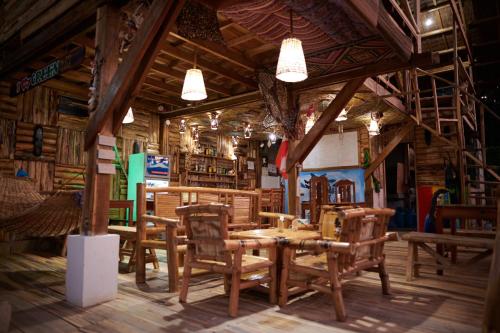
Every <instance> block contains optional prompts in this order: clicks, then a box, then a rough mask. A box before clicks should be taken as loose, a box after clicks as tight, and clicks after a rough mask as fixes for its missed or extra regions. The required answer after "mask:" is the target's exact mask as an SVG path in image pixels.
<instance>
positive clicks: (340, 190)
mask: <svg viewBox="0 0 500 333" xmlns="http://www.w3.org/2000/svg"><path fill="white" fill-rule="evenodd" d="M333 188H334V193H335V197H336V198H337V200H339V199H340V201H338V202H337V203H344V202H347V203H351V202H352V203H355V202H356V183H354V182H353V181H350V180H349V179H341V180H338V181H336V182H335V185H333Z"/></svg>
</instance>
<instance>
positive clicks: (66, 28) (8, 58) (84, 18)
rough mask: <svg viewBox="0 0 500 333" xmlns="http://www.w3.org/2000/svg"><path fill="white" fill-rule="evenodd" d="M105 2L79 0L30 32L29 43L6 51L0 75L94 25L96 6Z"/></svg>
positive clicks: (15, 68)
mask: <svg viewBox="0 0 500 333" xmlns="http://www.w3.org/2000/svg"><path fill="white" fill-rule="evenodd" d="M105 2H106V0H89V1H81V2H79V3H78V4H77V5H75V6H73V7H72V8H70V9H69V10H67V11H66V12H65V13H64V14H63V15H62V16H61V17H59V18H58V19H57V20H54V21H52V22H51V23H48V24H46V25H44V26H43V29H40V30H39V32H37V33H34V34H32V35H31V36H30V40H29V43H26V44H24V45H21V46H20V47H19V48H18V49H15V50H9V52H6V53H5V56H4V58H3V59H2V61H1V62H0V77H4V76H5V75H6V74H7V73H9V72H12V71H14V70H17V69H18V68H19V67H22V66H23V65H24V64H27V63H30V62H31V61H33V60H34V59H36V58H37V57H39V56H40V55H41V54H46V53H47V52H49V51H50V50H52V49H54V48H56V47H58V46H59V45H60V43H61V41H62V40H68V39H70V38H72V37H73V36H76V35H77V34H79V33H80V32H81V31H82V30H86V29H87V28H88V27H89V26H92V25H94V24H95V15H96V11H97V8H98V7H99V6H101V5H102V4H103V3H105Z"/></svg>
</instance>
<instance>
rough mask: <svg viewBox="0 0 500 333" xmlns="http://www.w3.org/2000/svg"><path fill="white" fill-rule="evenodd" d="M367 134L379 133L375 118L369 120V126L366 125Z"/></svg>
mask: <svg viewBox="0 0 500 333" xmlns="http://www.w3.org/2000/svg"><path fill="white" fill-rule="evenodd" d="M368 134H369V135H370V136H375V135H379V134H380V127H379V125H378V122H377V121H376V120H375V119H372V120H370V127H368Z"/></svg>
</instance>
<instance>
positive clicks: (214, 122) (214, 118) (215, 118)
mask: <svg viewBox="0 0 500 333" xmlns="http://www.w3.org/2000/svg"><path fill="white" fill-rule="evenodd" d="M209 117H210V129H212V131H217V129H218V128H219V115H218V114H217V113H216V112H212V113H211V114H210V115H209Z"/></svg>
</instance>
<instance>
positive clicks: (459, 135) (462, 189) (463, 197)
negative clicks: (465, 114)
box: [453, 17, 466, 203]
mask: <svg viewBox="0 0 500 333" xmlns="http://www.w3.org/2000/svg"><path fill="white" fill-rule="evenodd" d="M456 19H457V18H456V17H454V19H453V63H454V67H455V68H454V71H455V72H454V77H455V80H454V81H455V89H454V91H455V96H454V97H455V115H456V118H457V141H458V151H457V164H458V172H459V177H460V203H465V202H466V187H465V173H466V169H465V165H464V164H465V160H464V155H463V150H464V137H463V136H464V129H463V120H462V110H461V103H460V81H459V80H460V77H459V72H458V71H459V68H458V61H459V59H458V36H457V22H456Z"/></svg>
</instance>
